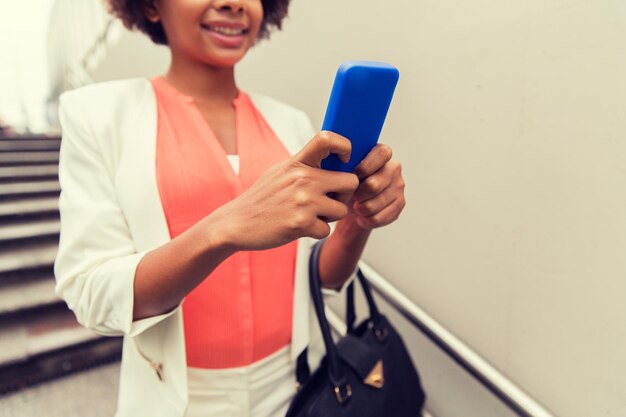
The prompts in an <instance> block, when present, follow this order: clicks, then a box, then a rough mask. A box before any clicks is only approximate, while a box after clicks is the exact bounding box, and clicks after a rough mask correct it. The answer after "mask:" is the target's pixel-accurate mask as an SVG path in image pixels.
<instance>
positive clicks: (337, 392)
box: [335, 384, 352, 404]
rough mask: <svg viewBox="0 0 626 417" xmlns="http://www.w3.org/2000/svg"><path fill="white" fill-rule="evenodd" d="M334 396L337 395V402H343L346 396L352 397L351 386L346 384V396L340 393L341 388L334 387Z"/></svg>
mask: <svg viewBox="0 0 626 417" xmlns="http://www.w3.org/2000/svg"><path fill="white" fill-rule="evenodd" d="M335 397H337V402H338V403H339V404H343V403H344V401H346V400H347V399H348V398H350V397H352V387H351V386H350V384H346V396H345V397H344V396H343V395H342V394H341V388H339V387H335Z"/></svg>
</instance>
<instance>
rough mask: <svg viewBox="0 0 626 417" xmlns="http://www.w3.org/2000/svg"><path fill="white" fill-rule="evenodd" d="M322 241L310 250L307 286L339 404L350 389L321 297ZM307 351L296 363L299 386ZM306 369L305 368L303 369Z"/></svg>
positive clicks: (301, 382) (345, 397)
mask: <svg viewBox="0 0 626 417" xmlns="http://www.w3.org/2000/svg"><path fill="white" fill-rule="evenodd" d="M323 244H324V241H323V240H322V241H319V242H317V243H316V244H315V245H314V246H313V249H312V250H311V257H310V258H309V285H310V289H311V298H312V300H313V306H314V307H315V312H316V314H317V321H318V323H319V325H320V330H321V332H322V338H323V339H324V347H325V348H326V362H327V364H328V368H327V369H328V377H329V379H330V382H331V383H332V385H333V388H334V390H335V395H336V397H337V401H338V402H339V403H343V402H344V401H346V400H347V399H348V398H349V397H350V395H351V388H350V386H349V385H348V379H347V376H346V371H345V369H344V367H343V365H342V364H341V361H340V360H339V352H338V351H337V347H336V346H335V343H334V341H333V338H332V336H331V333H330V326H329V324H328V319H327V318H326V312H325V311H324V300H323V297H322V288H321V281H320V276H319V257H320V252H321V249H322V245H323ZM306 355H307V350H306V349H305V350H304V352H302V353H301V354H300V356H299V357H298V361H297V369H296V378H298V383H299V384H300V385H301V384H303V383H304V382H306V380H304V381H301V380H299V378H300V377H305V376H306V379H308V374H309V371H308V364H307V363H306V362H307V361H306ZM303 358H304V359H303ZM305 367H306V368H305Z"/></svg>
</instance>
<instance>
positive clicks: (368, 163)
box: [354, 143, 393, 178]
mask: <svg viewBox="0 0 626 417" xmlns="http://www.w3.org/2000/svg"><path fill="white" fill-rule="evenodd" d="M392 156H393V151H392V150H391V148H390V147H389V146H388V145H385V144H383V143H379V144H378V145H376V146H375V147H374V149H372V150H371V151H370V152H369V153H368V154H367V156H366V157H365V158H364V159H363V160H362V161H361V163H360V164H359V165H358V166H357V167H356V169H355V170H354V173H355V174H356V175H358V176H359V178H367V177H369V176H370V175H372V174H373V173H375V172H376V171H378V170H379V169H381V168H382V167H383V166H384V165H385V164H386V163H387V162H389V161H391V157H392Z"/></svg>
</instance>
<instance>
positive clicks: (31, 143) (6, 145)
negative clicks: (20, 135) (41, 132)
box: [0, 138, 61, 152]
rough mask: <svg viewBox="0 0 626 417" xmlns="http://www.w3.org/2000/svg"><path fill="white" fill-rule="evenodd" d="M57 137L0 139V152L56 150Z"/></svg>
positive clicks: (58, 141)
mask: <svg viewBox="0 0 626 417" xmlns="http://www.w3.org/2000/svg"><path fill="white" fill-rule="evenodd" d="M60 146H61V141H60V140H59V139H31V138H28V139H17V140H3V141H0V152H7V151H9V152H12V151H58V150H59V147H60Z"/></svg>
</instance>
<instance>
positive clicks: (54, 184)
mask: <svg viewBox="0 0 626 417" xmlns="http://www.w3.org/2000/svg"><path fill="white" fill-rule="evenodd" d="M60 192H61V186H60V185H59V182H58V181H56V180H48V181H28V182H20V183H11V184H0V198H6V197H10V196H17V195H25V194H45V193H47V194H50V193H60Z"/></svg>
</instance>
